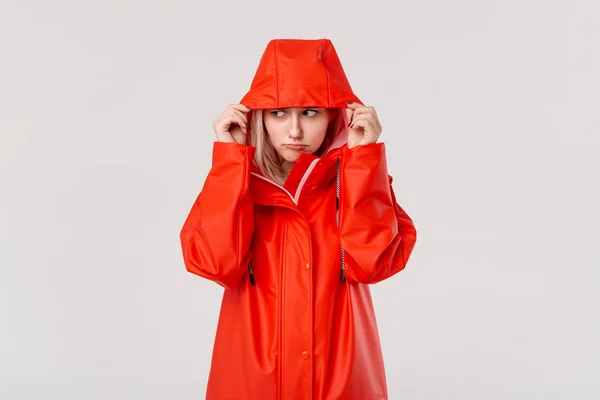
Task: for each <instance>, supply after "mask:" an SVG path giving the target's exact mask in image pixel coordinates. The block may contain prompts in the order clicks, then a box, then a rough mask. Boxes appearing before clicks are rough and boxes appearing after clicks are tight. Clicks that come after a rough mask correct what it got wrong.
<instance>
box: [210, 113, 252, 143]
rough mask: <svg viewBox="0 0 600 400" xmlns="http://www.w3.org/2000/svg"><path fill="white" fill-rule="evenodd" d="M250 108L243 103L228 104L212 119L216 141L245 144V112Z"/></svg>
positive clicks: (246, 130) (246, 125)
mask: <svg viewBox="0 0 600 400" xmlns="http://www.w3.org/2000/svg"><path fill="white" fill-rule="evenodd" d="M250 110H251V108H250V107H247V106H245V105H243V104H228V105H227V108H225V111H223V114H221V115H219V117H217V118H216V119H215V120H214V121H213V129H214V130H215V133H216V135H217V141H218V142H228V143H232V142H238V143H241V144H246V137H247V135H248V126H249V123H248V118H247V117H246V114H247V113H248V112H249V111H250Z"/></svg>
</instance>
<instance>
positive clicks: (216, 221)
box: [181, 39, 416, 400]
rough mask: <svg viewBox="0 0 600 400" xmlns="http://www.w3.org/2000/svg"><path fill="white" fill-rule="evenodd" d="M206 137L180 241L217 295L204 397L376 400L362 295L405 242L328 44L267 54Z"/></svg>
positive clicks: (406, 227) (374, 150)
mask: <svg viewBox="0 0 600 400" xmlns="http://www.w3.org/2000/svg"><path fill="white" fill-rule="evenodd" d="M213 127H214V130H215V133H216V137H217V141H216V142H215V143H214V147H213V153H212V168H211V170H210V171H209V173H208V176H207V178H206V181H205V183H204V186H203V188H202V191H201V192H200V194H199V196H198V198H197V199H196V202H195V203H194V204H193V206H192V209H191V211H190V214H189V216H188V217H187V219H186V221H185V224H184V226H183V228H182V231H181V244H182V248H183V257H184V261H185V265H186V268H187V270H188V271H190V272H192V273H194V274H197V275H200V276H202V277H205V278H208V279H211V280H213V281H215V282H216V283H218V284H220V285H221V286H223V287H224V288H225V291H224V294H223V301H222V304H221V312H220V316H219V322H218V326H217V332H216V338H215V343H214V349H213V354H212V364H211V371H210V375H209V379H208V387H207V394H206V398H207V399H240V400H242V399H244V400H270V399H273V400H275V399H280V400H289V399H314V400H326V399H327V400H329V399H332V400H333V399H346V400H350V399H352V400H358V399H360V400H366V399H369V400H380V399H387V398H388V394H387V386H386V379H385V372H384V365H383V357H382V353H381V346H380V342H379V334H378V330H377V324H376V320H375V315H374V311H373V304H372V301H371V295H370V291H369V286H368V284H372V283H376V282H379V281H381V280H383V279H386V278H388V277H390V276H392V275H394V274H395V273H397V272H398V271H400V270H402V269H403V268H404V267H405V266H406V263H407V261H408V258H409V256H410V254H411V252H412V250H413V247H414V245H415V242H416V231H415V228H414V225H413V222H412V220H411V218H410V217H409V216H408V215H407V214H406V213H405V212H404V210H403V209H402V208H401V207H400V206H399V205H398V204H397V203H396V198H395V195H394V191H393V189H392V186H391V183H392V178H391V177H390V176H389V175H388V172H387V162H386V152H385V145H384V143H377V139H378V137H379V135H380V133H381V130H382V127H381V124H380V123H379V121H378V118H377V114H376V112H375V110H374V108H373V107H367V106H364V105H363V104H362V102H360V100H359V99H358V97H356V96H355V95H354V93H353V92H352V89H351V88H350V85H349V83H348V80H347V79H346V75H345V73H344V71H343V68H342V65H341V63H340V61H339V59H338V56H337V54H336V51H335V49H334V48H333V45H332V43H331V41H330V40H328V39H318V40H303V39H276V40H272V41H270V42H269V44H268V46H267V48H266V49H265V52H264V54H263V56H262V58H261V60H260V63H259V66H258V69H257V71H256V75H255V77H254V80H253V81H252V85H251V87H250V90H249V92H248V93H247V94H246V95H245V96H244V97H243V98H242V100H241V101H240V104H231V105H229V106H228V107H227V108H226V110H225V112H224V113H223V114H222V115H221V116H220V117H219V118H217V119H216V120H215V121H214V122H213Z"/></svg>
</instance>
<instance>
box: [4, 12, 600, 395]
mask: <svg viewBox="0 0 600 400" xmlns="http://www.w3.org/2000/svg"><path fill="white" fill-rule="evenodd" d="M599 16H600V6H599V3H598V2H594V1H587V2H585V1H523V0H521V1H515V0H512V1H506V0H504V1H475V0H471V1H464V0H463V1H452V2H450V1H441V0H438V1H419V2H416V1H413V2H392V1H388V2H371V3H367V2H366V1H363V2H358V1H343V2H339V1H337V2H332V1H306V0H305V1H259V2H257V1H246V2H242V1H235V2H232V1H227V2H219V3H217V2H213V3H204V2H201V1H166V0H163V1H140V0H138V1H132V0H128V1H125V0H121V1H106V0H105V1H64V0H57V1H53V2H45V1H6V0H3V1H1V2H0V58H1V59H0V167H1V168H0V191H1V196H0V265H1V269H0V296H1V297H0V299H1V303H0V304H1V306H0V307H1V314H0V318H1V329H0V339H1V340H0V398H3V399H38V398H39V399H41V398H51V399H55V398H56V399H59V398H60V399H199V398H203V395H204V390H205V385H206V380H207V376H208V371H209V365H210V356H211V351H212V344H213V343H212V341H213V338H214V333H215V327H216V322H217V317H218V312H219V306H220V300H221V295H222V290H223V289H221V288H220V287H219V286H218V285H216V284H215V283H213V282H210V281H207V280H204V279H203V278H200V277H198V276H196V275H193V274H190V273H188V272H187V271H186V270H185V267H184V265H183V261H182V256H181V249H180V244H179V230H180V228H181V226H182V225H183V222H184V219H185V217H186V216H187V213H188V211H189V208H190V207H191V205H192V202H193V201H194V200H195V197H196V195H197V194H198V192H199V191H200V189H201V187H202V184H203V182H204V178H205V176H206V174H207V172H208V168H209V166H210V155H211V148H212V143H213V141H214V132H213V130H212V120H213V119H214V118H216V117H217V116H218V115H219V114H220V113H221V112H222V111H223V110H224V109H225V107H226V105H227V104H228V103H237V102H238V101H239V100H240V99H241V97H242V95H243V94H244V93H246V91H247V90H248V88H249V86H250V82H251V80H252V77H253V76H254V73H255V71H256V67H257V65H258V61H259V59H260V56H261V55H262V52H263V50H264V48H265V46H266V44H267V42H268V41H269V40H270V39H273V38H292V37H294V38H307V39H317V38H330V39H331V40H332V41H333V43H334V46H335V48H336V50H337V52H338V55H339V56H340V59H341V61H342V64H343V66H344V69H345V71H346V73H347V75H348V78H349V80H350V83H351V85H352V87H353V89H354V90H355V92H356V94H357V95H358V96H359V97H360V98H361V100H363V101H364V102H365V103H367V104H368V105H373V106H374V107H375V109H376V111H377V112H378V115H379V117H380V120H381V122H382V125H383V133H382V135H381V139H380V140H381V141H384V142H385V143H386V146H387V148H388V154H389V155H388V158H389V170H390V173H391V174H392V175H393V176H394V188H395V190H396V193H397V197H398V201H399V203H400V204H401V205H402V206H403V207H404V208H405V210H406V211H407V212H408V213H409V215H410V216H411V217H412V218H413V220H414V221H415V224H416V227H417V231H418V242H417V245H416V247H415V250H414V252H413V256H412V258H411V259H410V261H409V264H408V266H407V268H406V269H405V270H404V271H402V272H400V273H399V274H398V275H396V276H394V277H393V278H391V279H390V280H387V281H385V282H381V283H379V284H377V285H374V286H372V292H373V296H374V301H375V307H376V311H377V318H378V321H379V326H380V330H381V340H382V345H383V349H384V358H385V362H386V368H387V376H388V384H389V393H390V399H392V400H396V399H415V400H425V399H427V400H429V399H440V400H447V399H597V398H600V379H598V378H599V376H600V321H599V318H600V272H599V270H600V257H599V249H600V244H599V243H600V235H599V234H598V229H599V226H600V213H599V212H598V205H599V204H600V196H599V186H600V185H599V182H600V177H599V171H600V52H599V50H598V38H599V37H600V29H598V26H597V24H596V23H597V21H598V18H599Z"/></svg>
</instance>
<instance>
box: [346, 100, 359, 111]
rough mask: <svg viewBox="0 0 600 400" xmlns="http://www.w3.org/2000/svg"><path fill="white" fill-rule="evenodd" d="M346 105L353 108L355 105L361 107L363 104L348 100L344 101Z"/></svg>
mask: <svg viewBox="0 0 600 400" xmlns="http://www.w3.org/2000/svg"><path fill="white" fill-rule="evenodd" d="M346 105H347V106H348V108H350V109H352V110H354V109H355V108H357V107H363V104H361V103H357V102H355V101H348V102H346Z"/></svg>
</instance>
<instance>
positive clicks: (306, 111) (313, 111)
mask: <svg viewBox="0 0 600 400" xmlns="http://www.w3.org/2000/svg"><path fill="white" fill-rule="evenodd" d="M304 112H305V113H311V112H312V113H314V114H312V115H309V117H312V116H314V115H315V114H317V113H318V111H317V110H304Z"/></svg>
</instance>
